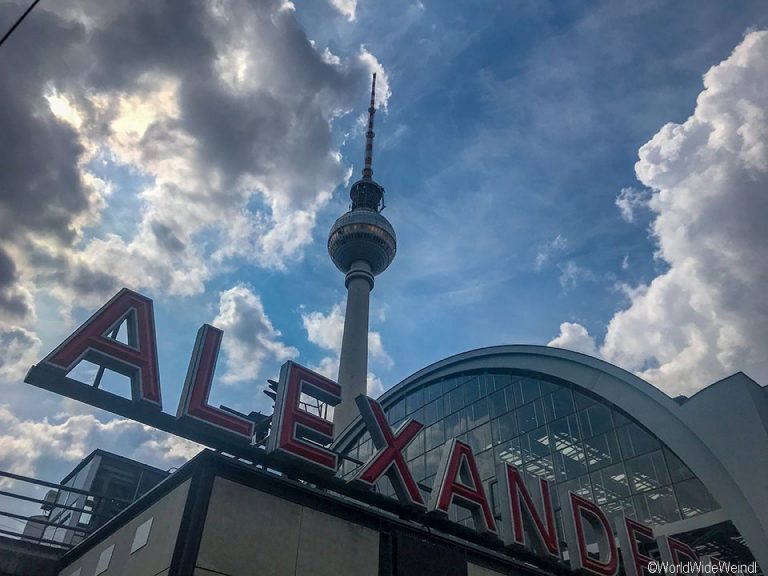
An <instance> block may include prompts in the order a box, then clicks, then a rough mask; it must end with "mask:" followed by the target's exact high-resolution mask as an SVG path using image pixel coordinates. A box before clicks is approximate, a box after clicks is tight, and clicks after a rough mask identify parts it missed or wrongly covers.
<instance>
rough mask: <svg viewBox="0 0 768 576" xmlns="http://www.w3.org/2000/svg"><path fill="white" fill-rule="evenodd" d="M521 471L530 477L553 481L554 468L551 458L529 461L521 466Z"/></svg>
mask: <svg viewBox="0 0 768 576" xmlns="http://www.w3.org/2000/svg"><path fill="white" fill-rule="evenodd" d="M523 470H525V472H527V473H528V474H529V475H530V476H535V477H538V478H544V479H545V480H550V481H554V480H555V468H554V466H553V465H552V457H551V456H546V457H544V458H539V459H538V460H531V461H529V462H526V463H525V464H524V465H523Z"/></svg>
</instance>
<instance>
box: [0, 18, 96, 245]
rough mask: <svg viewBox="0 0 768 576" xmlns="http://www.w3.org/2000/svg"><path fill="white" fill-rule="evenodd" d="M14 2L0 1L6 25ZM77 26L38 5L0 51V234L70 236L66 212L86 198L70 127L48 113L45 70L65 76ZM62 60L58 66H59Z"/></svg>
mask: <svg viewBox="0 0 768 576" xmlns="http://www.w3.org/2000/svg"><path fill="white" fill-rule="evenodd" d="M20 8H21V7H20V6H18V5H15V4H3V5H0V27H2V29H4V30H5V29H7V27H8V25H9V24H10V22H11V21H12V20H13V19H14V18H15V17H17V16H18V14H19V10H20ZM83 37H84V31H83V28H82V26H80V25H77V24H72V23H65V22H62V21H61V20H59V19H58V18H56V17H55V16H53V15H51V14H49V13H46V12H45V11H42V10H41V11H40V12H39V13H36V14H35V17H34V18H28V19H27V21H25V22H24V27H23V28H20V29H19V31H18V33H16V34H14V35H13V36H12V37H11V38H10V39H9V40H8V41H7V42H6V43H5V45H4V46H3V50H2V53H0V131H2V138H1V139H0V142H2V144H0V238H2V239H9V238H12V237H14V236H16V235H19V234H24V233H25V232H27V231H30V230H33V231H35V232H38V233H43V234H46V235H50V236H53V237H55V238H58V239H59V240H62V241H71V239H72V238H73V231H72V230H71V223H72V218H73V217H74V216H76V215H78V214H79V213H80V212H81V211H82V210H84V209H86V207H87V205H88V201H87V198H86V193H85V191H84V189H83V185H82V182H81V179H80V175H79V172H78V169H77V161H78V159H79V157H80V154H81V153H82V147H81V146H80V144H79V142H78V138H77V134H76V133H75V131H74V130H73V129H72V128H70V127H69V126H66V125H64V124H62V123H60V122H58V121H56V119H55V118H54V117H53V116H52V115H51V114H50V112H49V110H48V104H47V102H46V100H45V97H44V95H45V93H46V90H47V83H48V81H49V79H50V78H52V77H59V76H63V77H64V78H66V77H67V70H66V68H67V67H68V66H70V65H73V64H74V62H75V61H76V60H77V59H78V58H79V56H78V54H77V52H78V51H77V49H76V48H73V46H75V45H77V44H78V43H79V42H81V41H82V39H83ZM62 65H63V66H64V68H62Z"/></svg>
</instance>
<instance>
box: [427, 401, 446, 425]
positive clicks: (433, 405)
mask: <svg viewBox="0 0 768 576" xmlns="http://www.w3.org/2000/svg"><path fill="white" fill-rule="evenodd" d="M441 406H442V405H441V403H440V401H439V400H436V401H434V402H430V403H429V404H427V405H426V406H424V425H425V426H430V425H431V424H434V423H435V422H437V421H438V420H439V419H440V418H441V414H440V412H441V410H440V407H441Z"/></svg>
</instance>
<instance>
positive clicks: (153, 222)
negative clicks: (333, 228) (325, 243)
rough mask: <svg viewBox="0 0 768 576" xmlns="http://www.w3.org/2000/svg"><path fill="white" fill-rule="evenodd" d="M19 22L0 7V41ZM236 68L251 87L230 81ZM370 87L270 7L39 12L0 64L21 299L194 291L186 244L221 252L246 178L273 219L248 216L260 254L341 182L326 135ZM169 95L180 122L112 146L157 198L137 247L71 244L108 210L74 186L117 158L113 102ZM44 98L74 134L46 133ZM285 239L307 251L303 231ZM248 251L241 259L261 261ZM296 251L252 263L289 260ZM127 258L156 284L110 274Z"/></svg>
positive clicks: (4, 176) (3, 183) (360, 69)
mask: <svg viewBox="0 0 768 576" xmlns="http://www.w3.org/2000/svg"><path fill="white" fill-rule="evenodd" d="M24 7H25V6H22V5H19V4H17V3H5V4H1V5H0V26H3V27H5V28H7V26H8V25H10V23H11V22H12V21H13V19H14V18H16V17H17V16H18V14H19V13H20V12H21V11H23V9H24ZM243 54H244V55H245V56H244V58H245V59H246V60H247V72H245V73H242V74H240V75H239V76H238V72H237V66H238V65H239V64H238V61H237V58H239V57H242V55H243ZM331 60H333V61H331ZM230 74H231V75H234V76H233V78H229V76H228V75H230ZM367 76H368V69H367V65H366V64H365V63H364V62H363V61H362V60H360V59H358V58H357V55H352V57H350V58H347V59H346V61H345V62H344V63H341V61H340V60H334V59H329V58H327V57H324V56H323V55H322V54H320V53H319V52H318V51H317V50H316V49H315V47H314V46H313V44H312V43H311V42H310V41H309V39H308V38H307V37H306V35H305V33H304V31H303V30H302V29H301V27H300V26H299V25H298V24H297V22H296V19H295V18H294V15H293V14H292V10H291V9H290V8H289V7H287V6H284V5H282V4H281V3H279V2H277V1H262V2H246V1H244V0H243V1H240V0H236V1H232V2H226V1H222V2H217V3H210V2H203V1H187V0H143V1H136V2H131V3H124V2H118V1H117V0H61V1H59V2H56V3H51V4H49V5H46V4H45V3H42V4H41V5H39V6H38V7H36V9H35V11H34V12H32V13H31V14H30V16H29V18H27V19H26V20H25V22H24V24H23V26H22V27H20V28H19V29H18V30H17V32H16V33H15V34H14V35H13V36H12V37H11V39H10V41H9V42H8V43H7V44H6V45H4V46H3V51H2V53H1V54H0V127H1V128H2V138H1V139H0V239H4V240H7V241H10V242H13V243H14V244H15V245H16V246H19V247H21V249H20V250H16V251H14V252H12V253H13V254H23V255H24V262H25V264H24V265H25V266H27V268H25V269H24V271H25V273H27V272H29V274H27V275H26V276H25V278H26V279H27V280H28V281H30V282H32V283H33V284H35V286H32V287H33V288H34V287H40V286H41V285H43V284H45V283H46V282H55V283H56V288H57V289H60V290H61V291H62V292H61V293H64V292H66V291H71V292H74V294H73V297H76V295H78V294H84V293H85V294H94V293H98V291H99V290H102V289H104V290H111V289H112V288H113V287H114V286H115V285H116V284H118V283H121V282H130V281H131V279H133V280H134V281H135V279H136V278H146V279H147V282H148V283H149V284H151V283H152V282H158V281H159V282H161V283H163V284H165V283H166V280H167V281H168V282H169V283H170V280H169V277H170V276H172V275H173V273H174V271H179V270H180V271H182V272H185V273H187V274H189V275H191V276H192V277H194V278H201V279H203V280H204V279H206V278H207V277H209V276H208V272H207V270H206V269H205V266H206V265H207V264H206V263H202V264H201V263H200V262H199V261H198V260H197V255H196V254H197V253H196V248H195V246H194V242H193V238H194V234H195V233H196V232H197V231H199V230H200V229H201V228H206V229H208V230H211V231H214V232H215V231H216V230H217V229H219V230H223V231H224V234H223V236H222V238H225V237H226V236H227V234H228V233H229V226H228V224H229V220H228V218H231V215H232V214H241V213H242V210H243V208H244V206H245V202H246V201H247V199H248V198H247V196H248V195H249V194H251V192H250V191H248V192H247V193H244V192H243V190H242V183H243V181H244V179H243V177H245V176H247V177H250V179H248V181H249V182H254V183H255V184H253V186H258V187H259V190H258V191H259V192H262V193H263V194H264V195H265V197H264V198H263V200H264V203H263V204H264V206H265V207H266V208H265V210H267V211H268V210H270V209H274V206H276V205H279V207H280V210H281V212H280V214H277V215H276V214H270V213H269V212H267V213H266V215H264V214H259V215H256V216H255V218H256V220H255V221H256V222H257V224H256V226H257V228H258V231H257V234H256V237H257V238H258V237H259V235H264V236H265V237H266V236H267V234H268V233H269V232H270V231H271V228H270V227H271V226H284V227H285V226H286V224H285V223H286V222H287V221H289V219H290V214H291V212H292V211H293V210H297V209H299V210H307V209H310V210H316V209H318V208H317V207H318V206H321V205H322V204H321V202H323V201H324V200H321V201H318V198H327V195H328V193H329V192H330V190H332V189H333V187H335V186H336V185H337V184H338V183H339V182H340V181H341V180H342V178H343V173H344V170H343V167H342V166H341V164H340V162H338V160H337V159H335V156H334V155H333V154H332V152H333V141H332V136H331V127H330V121H331V118H332V117H333V116H334V115H335V114H337V113H338V112H339V111H341V110H346V109H349V108H350V107H351V105H352V104H353V102H352V100H351V99H350V95H351V94H353V93H359V92H360V91H361V90H362V89H363V88H362V87H363V84H364V83H365V81H366V80H367ZM169 86H170V87H171V88H170V90H171V91H170V92H169V94H171V96H170V98H171V101H172V102H171V104H170V106H172V107H177V109H176V108H174V111H173V112H172V113H167V112H164V113H163V114H164V115H163V114H161V115H159V116H158V117H156V118H154V119H151V120H150V123H149V125H148V126H146V129H145V130H143V131H142V133H141V134H140V135H139V139H138V140H136V141H135V142H133V141H131V142H130V143H129V144H127V145H126V144H124V142H122V141H121V142H119V143H118V145H124V146H127V148H125V149H124V150H123V156H122V157H119V158H118V160H117V162H122V163H128V164H130V168H131V169H135V170H136V171H137V172H139V173H142V174H145V175H147V176H149V177H150V178H156V179H157V182H156V184H157V186H158V190H159V191H160V192H162V193H158V194H156V195H154V196H152V197H151V199H150V200H149V201H148V202H147V203H145V204H144V210H145V211H144V213H143V214H142V215H141V218H142V222H141V223H140V225H139V226H138V227H137V229H136V231H135V234H136V236H135V237H133V238H132V237H119V238H117V237H113V238H104V237H101V238H97V239H96V240H97V241H102V240H105V241H106V243H104V244H101V245H99V246H96V247H94V246H92V245H91V244H92V242H90V240H89V241H86V242H83V232H84V230H86V229H87V226H88V225H89V223H91V222H95V221H96V220H97V219H98V218H99V216H100V213H101V211H102V210H104V207H105V206H107V203H108V202H109V197H108V196H106V195H105V194H104V193H102V192H101V191H100V189H99V188H98V182H96V184H94V183H93V182H92V181H91V180H88V179H87V178H89V177H88V176H86V175H84V171H87V172H93V171H94V168H93V167H92V164H93V162H92V161H93V160H94V159H95V158H97V156H94V154H98V153H99V152H106V153H107V155H109V154H110V152H114V150H110V149H109V147H110V146H112V145H113V144H114V142H115V134H116V132H115V131H116V130H118V129H116V128H115V124H114V120H115V119H117V118H118V117H119V115H120V114H122V113H124V111H123V110H122V108H121V107H122V106H124V105H125V102H126V101H128V100H130V99H134V100H131V101H132V102H135V101H139V102H140V101H142V100H143V99H145V98H149V97H153V90H154V91H155V92H154V94H155V96H154V97H157V94H158V92H157V90H166V89H168V88H167V87H169ZM56 94H57V95H61V96H62V97H64V98H65V99H66V101H67V102H69V103H71V104H72V106H74V109H76V110H77V111H78V114H79V120H78V121H77V122H72V123H71V124H70V123H67V122H65V121H64V120H61V119H57V117H56V116H55V115H54V113H53V112H52V110H51V105H50V103H49V101H48V99H47V98H46V96H48V97H50V96H52V95H56ZM355 103H356V101H355ZM129 123H130V122H129ZM125 150H128V151H129V154H126V153H125ZM178 166H181V167H182V170H184V171H185V172H184V174H185V176H184V177H180V176H178V173H179V171H177V170H176V168H177V167H178ZM174 171H176V172H175V173H174ZM187 174H189V175H190V176H189V178H186V176H187ZM209 175H210V182H209V181H208V180H207V178H208V177H209ZM185 178H186V179H185ZM135 192H138V190H137V191H135ZM179 206H181V207H182V210H181V211H180V210H179V209H178V208H179ZM107 209H108V208H107ZM227 214H229V216H227ZM206 218H207V220H206ZM270 218H275V220H274V221H273V220H270ZM278 218H281V219H282V220H280V221H278V220H277V219H278ZM305 220H306V221H307V222H309V223H310V224H307V226H312V225H313V222H314V221H313V219H312V218H311V217H310V218H307V219H305ZM107 232H109V230H108V229H107ZM278 236H279V235H278ZM283 236H285V237H287V236H288V235H286V234H283ZM283 236H279V237H281V238H282V237H283ZM293 236H297V237H305V238H307V239H309V238H311V234H310V233H308V231H301V232H300V233H297V235H293ZM41 238H42V239H44V243H45V244H46V246H42V247H41V246H40V245H39V240H40V239H41ZM36 241H37V242H38V243H37V244H36V243H35V242H36ZM307 241H308V240H307ZM227 242H228V245H232V246H238V245H240V244H241V243H240V242H237V241H231V239H229V240H227ZM258 242H259V241H258V240H256V246H255V249H254V248H253V247H250V248H248V250H249V254H250V255H246V257H251V258H254V256H252V254H259V252H258V250H259V249H260V248H259V245H258ZM273 242H274V240H273ZM51 243H53V244H55V245H56V247H55V248H53V249H51V246H48V245H49V244H51ZM89 243H90V244H89ZM302 246H303V244H301V242H299V243H295V244H292V245H290V246H289V248H286V249H285V250H281V249H280V247H279V246H278V247H277V248H276V247H275V246H273V245H270V247H268V248H261V250H263V251H264V252H269V253H273V254H286V257H290V256H292V255H294V252H295V251H297V250H300V248H301V247H302ZM89 247H90V248H94V249H93V250H92V251H91V252H89V251H88V249H89ZM244 249H245V248H244ZM45 252H48V254H47V255H46V254H44V253H45ZM237 255H238V254H237V253H236V251H235V252H233V253H232V256H237ZM240 255H241V256H242V254H240ZM281 257H282V256H281ZM127 258H130V259H131V260H132V261H134V262H136V263H137V264H136V266H139V267H141V264H139V263H140V262H145V263H148V265H150V264H151V265H152V266H153V267H155V268H153V271H152V272H151V273H144V274H136V275H133V276H129V279H128V280H126V279H125V276H121V275H120V273H119V272H120V268H119V266H118V267H115V266H113V264H114V263H115V259H118V260H119V261H123V260H125V259H127ZM255 258H258V256H257V257H255ZM275 258H277V259H279V258H280V257H277V256H276V257H275ZM269 265H277V266H279V265H281V262H279V261H277V262H276V263H275V262H272V261H270V264H269ZM20 266H22V264H21V262H16V263H15V268H19V267H20ZM195 267H197V269H194V268H195ZM97 270H105V272H96V271H97ZM110 277H111V278H112V279H111V280H110ZM157 279H162V280H157ZM135 287H136V288H141V286H135Z"/></svg>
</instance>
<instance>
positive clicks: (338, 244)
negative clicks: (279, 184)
mask: <svg viewBox="0 0 768 576" xmlns="http://www.w3.org/2000/svg"><path fill="white" fill-rule="evenodd" d="M375 104H376V74H374V75H373V82H372V86H371V105H370V107H369V108H368V130H367V131H366V133H365V163H364V167H363V177H362V178H361V179H360V180H358V181H357V182H355V183H354V184H352V188H351V189H350V192H349V196H350V198H351V199H352V205H351V208H350V210H349V212H346V213H345V214H342V215H341V216H340V217H339V219H338V220H336V222H335V223H334V224H333V226H331V231H330V232H329V234H328V254H330V256H331V259H332V260H333V263H334V264H335V265H336V268H338V269H339V270H341V271H342V272H343V273H344V274H345V280H344V283H345V285H346V287H347V307H346V313H345V315H344V336H343V337H342V343H341V357H340V360H339V377H338V382H339V385H340V386H341V404H339V405H338V406H337V407H336V410H335V412H334V428H335V430H336V434H337V435H338V434H341V432H342V431H343V430H344V429H345V428H346V427H347V426H348V425H349V424H350V422H352V420H354V418H355V416H356V415H357V408H356V406H355V398H356V397H357V396H359V395H360V394H365V393H366V390H367V386H366V382H367V377H368V317H369V301H370V292H371V290H373V285H374V278H375V277H376V276H377V275H379V274H381V273H382V272H383V271H384V270H386V269H387V267H388V266H389V265H390V263H391V262H392V260H394V258H395V252H396V251H397V239H396V236H395V230H394V228H392V225H391V224H390V223H389V221H388V220H387V219H386V218H385V217H384V216H382V214H381V210H382V209H383V208H384V188H383V187H382V186H380V185H379V184H378V183H377V182H375V181H374V180H373V138H374V135H375V134H374V132H373V117H374V114H375V113H376V108H375Z"/></svg>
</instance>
